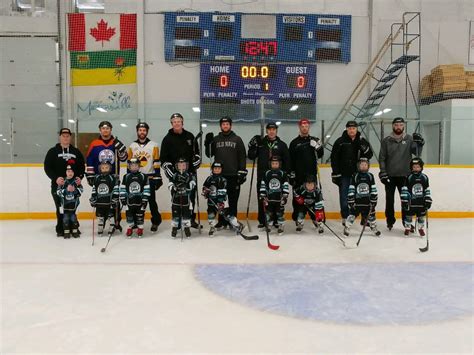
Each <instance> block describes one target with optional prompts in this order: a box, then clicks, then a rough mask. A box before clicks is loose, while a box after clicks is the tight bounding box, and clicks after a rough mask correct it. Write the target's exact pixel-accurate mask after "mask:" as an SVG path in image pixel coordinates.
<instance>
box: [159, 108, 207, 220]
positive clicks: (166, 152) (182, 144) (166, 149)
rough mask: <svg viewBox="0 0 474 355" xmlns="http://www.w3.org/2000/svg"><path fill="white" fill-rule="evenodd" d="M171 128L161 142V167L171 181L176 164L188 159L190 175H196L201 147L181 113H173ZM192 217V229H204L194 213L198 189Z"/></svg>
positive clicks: (194, 198) (194, 194)
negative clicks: (179, 160)
mask: <svg viewBox="0 0 474 355" xmlns="http://www.w3.org/2000/svg"><path fill="white" fill-rule="evenodd" d="M170 122H171V128H170V130H169V131H168V133H167V134H166V136H165V137H164V138H163V141H162V142H161V167H162V168H163V171H164V172H165V175H166V177H167V178H168V179H170V178H171V177H172V176H173V175H174V174H175V172H176V169H175V164H176V162H177V161H178V159H180V158H184V159H186V161H187V162H188V165H189V168H188V171H189V173H191V174H193V175H196V174H197V169H198V168H199V167H200V165H201V155H200V153H199V146H198V142H197V139H195V137H194V135H193V134H192V133H191V132H189V131H186V130H185V129H184V118H183V116H182V115H181V114H180V113H173V114H172V115H171V117H170ZM190 198H191V201H192V202H193V203H192V209H193V213H192V217H191V227H192V228H202V226H200V225H199V224H198V223H197V222H196V213H194V205H195V201H196V189H194V191H193V192H192V193H191V196H190Z"/></svg>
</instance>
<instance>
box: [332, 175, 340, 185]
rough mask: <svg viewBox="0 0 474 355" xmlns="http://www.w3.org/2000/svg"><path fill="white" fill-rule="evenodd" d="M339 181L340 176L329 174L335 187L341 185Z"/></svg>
mask: <svg viewBox="0 0 474 355" xmlns="http://www.w3.org/2000/svg"><path fill="white" fill-rule="evenodd" d="M341 179H342V176H341V174H334V173H332V174H331V180H332V183H333V184H335V185H337V186H339V185H341Z"/></svg>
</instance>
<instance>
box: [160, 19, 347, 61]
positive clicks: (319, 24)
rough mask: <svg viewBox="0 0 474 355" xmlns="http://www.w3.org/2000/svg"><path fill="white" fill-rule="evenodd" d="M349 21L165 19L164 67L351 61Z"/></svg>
mask: <svg viewBox="0 0 474 355" xmlns="http://www.w3.org/2000/svg"><path fill="white" fill-rule="evenodd" d="M351 22H352V18H351V16H347V15H316V14H306V15H299V14H256V13H255V14H251V13H239V12H237V13H220V12H167V13H165V23H164V26H165V59H166V61H167V62H176V61H193V62H214V61H235V62H315V61H325V62H342V63H348V62H350V60H351Z"/></svg>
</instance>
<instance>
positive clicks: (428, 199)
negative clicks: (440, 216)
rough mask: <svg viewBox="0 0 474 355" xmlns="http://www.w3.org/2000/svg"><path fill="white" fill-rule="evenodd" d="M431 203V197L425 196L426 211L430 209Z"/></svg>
mask: <svg viewBox="0 0 474 355" xmlns="http://www.w3.org/2000/svg"><path fill="white" fill-rule="evenodd" d="M432 203H433V200H432V199H431V196H425V208H426V209H427V210H429V209H430V208H431V204H432Z"/></svg>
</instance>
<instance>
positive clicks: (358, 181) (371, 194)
mask: <svg viewBox="0 0 474 355" xmlns="http://www.w3.org/2000/svg"><path fill="white" fill-rule="evenodd" d="M369 168H370V163H369V160H368V159H367V158H360V159H359V162H358V163H357V170H358V172H356V173H354V174H353V175H352V178H351V182H350V185H349V192H348V194H347V204H348V206H349V216H348V217H347V219H346V226H345V227H344V235H347V236H348V235H349V230H350V228H351V226H352V224H354V221H355V219H356V218H357V216H358V215H359V214H361V216H362V217H361V218H362V224H364V223H367V222H368V224H369V226H370V229H371V230H372V232H373V233H374V234H375V235H376V236H379V235H380V232H379V230H378V229H377V222H376V221H375V206H376V205H377V198H378V195H377V187H376V186H375V179H374V175H373V174H372V173H369Z"/></svg>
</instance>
